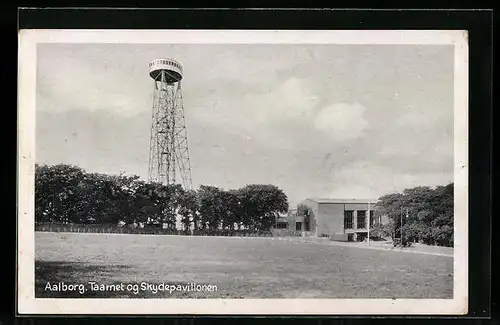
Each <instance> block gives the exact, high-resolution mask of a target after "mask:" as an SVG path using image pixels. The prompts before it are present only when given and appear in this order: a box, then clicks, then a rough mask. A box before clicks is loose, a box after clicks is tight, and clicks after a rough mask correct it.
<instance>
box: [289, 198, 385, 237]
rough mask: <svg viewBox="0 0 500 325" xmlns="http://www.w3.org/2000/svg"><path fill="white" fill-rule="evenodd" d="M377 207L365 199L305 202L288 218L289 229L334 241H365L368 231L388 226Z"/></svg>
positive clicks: (373, 202) (310, 199)
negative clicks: (376, 227)
mask: <svg viewBox="0 0 500 325" xmlns="http://www.w3.org/2000/svg"><path fill="white" fill-rule="evenodd" d="M376 203H377V200H363V199H313V198H309V199H305V200H303V201H302V202H301V203H299V205H298V209H297V210H296V212H295V213H294V214H291V215H290V217H289V218H288V227H289V229H291V230H295V231H304V232H310V233H312V234H314V235H316V236H320V237H323V236H326V237H331V238H332V239H334V240H341V241H364V240H365V239H366V238H367V236H368V231H369V229H368V228H369V227H373V225H376V224H383V223H385V222H386V220H385V218H384V217H383V216H382V215H380V213H378V212H377V210H376V207H375V204H376ZM368 223H370V224H368ZM370 238H371V237H370Z"/></svg>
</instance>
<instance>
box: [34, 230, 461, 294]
mask: <svg viewBox="0 0 500 325" xmlns="http://www.w3.org/2000/svg"><path fill="white" fill-rule="evenodd" d="M35 236H36V237H35V255H36V257H35V259H36V261H35V279H36V290H35V291H36V292H35V297H37V298H43V297H54V298H55V297H82V298H86V297H89V298H91V297H99V298H101V297H109V298H122V297H123V298H453V258H452V257H447V256H434V255H425V254H411V253H401V252H392V251H384V250H372V249H363V248H356V247H345V246H335V245H325V244H321V243H305V242H291V241H284V240H277V239H274V238H243V237H242V238H233V237H222V238H221V237H188V236H154V235H121V234H78V233H45V232H36V233H35ZM89 281H93V282H95V283H97V284H121V283H123V284H124V287H125V288H126V286H127V285H128V284H138V285H139V286H140V283H143V282H144V283H149V284H155V285H158V284H160V283H164V284H168V285H177V284H182V285H190V284H191V283H194V284H196V285H212V286H216V287H217V289H216V290H212V291H195V290H187V291H173V292H170V290H169V291H158V292H157V293H154V292H153V291H152V290H145V291H141V290H139V291H138V294H134V293H133V291H128V290H120V291H109V290H108V291H92V290H90V289H91V288H90V285H89V284H88V282H89ZM47 282H50V283H51V284H52V285H54V284H57V283H58V282H65V284H84V285H85V288H86V292H85V293H84V294H80V293H78V292H77V291H73V292H69V291H67V292H56V291H49V290H45V288H46V284H47ZM150 289H151V287H150Z"/></svg>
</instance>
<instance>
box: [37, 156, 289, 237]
mask: <svg viewBox="0 0 500 325" xmlns="http://www.w3.org/2000/svg"><path fill="white" fill-rule="evenodd" d="M287 210H288V199H287V196H286V195H285V193H284V192H283V191H282V190H281V189H279V188H278V187H276V186H274V185H261V184H253V185H247V186H245V187H243V188H240V189H233V190H224V189H221V188H218V187H215V186H203V185H202V186H200V187H199V189H197V190H187V191H186V190H184V189H183V188H182V187H181V186H180V185H162V184H158V183H148V182H145V181H142V180H141V179H140V178H139V177H138V176H126V175H105V174H99V173H87V172H85V171H84V170H83V169H81V168H79V167H77V166H73V165H65V164H59V165H36V166H35V221H36V222H58V223H76V224H88V223H98V224H118V223H119V222H124V223H127V224H131V223H143V224H146V225H162V226H163V225H166V228H168V229H174V228H175V227H176V223H177V221H178V220H179V219H180V222H181V224H182V228H183V229H185V230H186V231H190V230H191V229H193V230H212V231H217V230H227V231H231V230H235V229H240V230H241V229H245V230H249V231H255V232H257V231H266V230H269V228H270V227H271V226H272V225H274V222H275V217H276V214H277V213H280V212H286V211H287Z"/></svg>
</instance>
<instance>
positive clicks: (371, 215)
mask: <svg viewBox="0 0 500 325" xmlns="http://www.w3.org/2000/svg"><path fill="white" fill-rule="evenodd" d="M374 212H375V211H373V210H370V227H373V224H377V223H378V222H377V220H376V219H374V218H373V215H374Z"/></svg>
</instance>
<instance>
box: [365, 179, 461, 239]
mask: <svg viewBox="0 0 500 325" xmlns="http://www.w3.org/2000/svg"><path fill="white" fill-rule="evenodd" d="M453 206H454V201H453V183H450V184H448V185H446V186H437V187H436V188H430V187H425V186H422V187H414V188H410V189H405V190H404V191H403V192H402V193H393V194H388V195H385V196H382V197H381V198H380V199H379V203H378V204H377V207H378V209H379V211H380V212H381V213H382V214H385V215H386V216H387V217H388V223H386V224H385V225H383V226H380V227H379V228H378V229H374V231H380V232H381V233H384V234H385V235H389V236H391V237H392V238H393V239H394V238H401V235H402V241H403V242H404V243H408V242H420V243H423V244H428V245H440V246H448V247H452V246H453V225H454V224H453V216H454V211H453Z"/></svg>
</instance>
